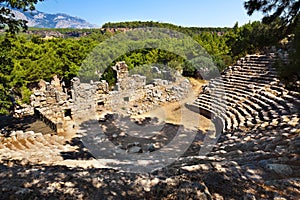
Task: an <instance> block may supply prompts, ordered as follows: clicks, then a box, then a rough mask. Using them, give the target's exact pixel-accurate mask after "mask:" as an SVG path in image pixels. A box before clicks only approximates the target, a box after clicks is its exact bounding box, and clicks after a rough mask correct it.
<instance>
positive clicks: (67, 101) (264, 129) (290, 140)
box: [0, 54, 300, 200]
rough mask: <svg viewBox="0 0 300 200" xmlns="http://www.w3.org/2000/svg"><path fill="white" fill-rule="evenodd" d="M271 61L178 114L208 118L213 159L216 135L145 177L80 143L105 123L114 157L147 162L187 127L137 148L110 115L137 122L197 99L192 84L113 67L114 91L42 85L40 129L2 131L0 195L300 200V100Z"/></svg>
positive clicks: (35, 99) (242, 68) (230, 75)
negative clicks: (113, 164)
mask: <svg viewBox="0 0 300 200" xmlns="http://www.w3.org/2000/svg"><path fill="white" fill-rule="evenodd" d="M274 60H275V56H274V55H273V54H268V55H248V56H246V57H244V58H241V59H240V60H239V61H238V62H237V63H236V64H235V65H233V66H229V67H228V68H227V69H226V70H225V71H223V72H222V74H221V76H220V77H217V78H214V79H212V80H210V81H209V82H207V83H206V84H204V85H203V86H202V87H201V90H200V93H199V92H198V91H196V92H198V93H199V94H198V97H197V98H195V99H194V100H193V101H189V102H185V104H184V105H181V106H182V107H185V108H187V109H188V110H189V111H190V112H191V113H190V115H191V116H193V114H192V113H194V114H197V115H202V116H204V117H205V118H207V119H210V121H211V122H213V124H214V128H215V131H216V132H217V133H220V134H218V135H214V136H213V137H215V142H214V143H211V145H212V146H211V149H210V151H208V152H207V153H206V154H205V155H199V154H198V152H199V151H201V148H202V149H203V148H206V147H205V142H206V141H205V139H209V138H211V137H206V136H207V135H208V134H209V131H210V130H202V131H198V132H197V135H196V137H195V139H194V141H193V142H192V144H191V146H190V147H189V148H188V149H187V151H186V152H185V153H184V154H183V155H182V156H181V157H180V158H178V159H177V160H175V161H174V162H173V163H170V164H169V165H168V166H164V167H163V168H158V169H156V170H153V171H152V172H149V173H132V172H127V171H124V170H119V169H118V168H117V167H116V168H114V167H110V168H108V166H102V165H101V163H99V162H97V156H96V157H95V155H94V154H93V153H91V152H90V151H89V149H87V148H86V147H85V146H84V143H82V141H81V138H80V137H79V136H78V135H80V134H81V133H83V132H85V133H86V132H93V131H97V130H98V129H97V130H93V129H89V127H90V126H91V125H93V126H94V125H95V124H97V126H99V123H102V126H103V127H105V128H106V134H105V135H106V136H105V137H106V138H107V139H109V140H111V141H112V142H113V143H114V144H116V145H118V144H119V147H120V148H119V149H117V150H115V151H121V150H122V152H123V153H124V152H125V153H128V154H134V155H138V154H144V153H146V154H147V155H149V156H150V155H151V153H155V152H156V151H158V150H159V149H160V148H162V146H163V145H167V144H168V142H170V141H171V140H172V137H174V134H172V133H171V134H170V133H167V132H168V131H169V132H172V131H173V132H174V131H175V132H176V130H178V129H180V127H182V126H183V127H184V125H185V124H180V123H179V124H170V123H166V124H167V125H168V126H164V130H166V133H165V132H163V134H162V135H163V136H161V138H159V137H156V139H153V138H150V139H149V140H143V141H142V140H139V141H134V139H135V138H134V137H129V136H128V135H127V134H126V133H124V132H122V131H119V129H117V128H116V122H115V121H113V119H114V118H113V117H114V114H112V111H118V112H121V113H122V114H123V115H124V116H135V115H137V116H138V115H141V114H145V113H147V112H149V111H151V110H153V109H155V108H156V106H157V105H164V104H168V103H172V102H178V101H180V100H182V99H185V98H187V97H188V96H189V95H190V92H191V90H192V84H191V83H190V82H189V81H188V80H187V79H185V78H183V77H181V76H177V75H176V74H175V75H174V76H170V73H168V72H162V73H165V74H168V76H164V77H169V78H166V80H163V79H155V80H154V81H153V82H152V83H151V84H146V80H145V77H143V76H141V75H129V74H128V70H127V67H126V64H125V63H122V62H121V63H118V64H117V65H116V66H115V68H114V70H115V71H116V74H117V84H116V86H115V89H114V91H111V90H110V89H109V86H108V84H107V83H106V82H105V81H100V82H91V83H81V82H80V80H79V79H77V78H75V79H73V81H72V87H71V89H68V90H67V89H64V88H63V87H62V85H61V82H60V81H59V80H58V79H57V78H55V79H54V80H53V81H52V83H47V82H45V81H41V82H40V84H39V89H38V90H36V91H35V92H34V94H33V95H32V99H31V108H32V110H31V113H34V115H35V118H34V120H33V123H32V124H34V123H35V124H39V126H38V127H39V129H34V128H32V127H31V126H30V125H29V126H28V125H27V126H25V127H22V126H20V127H18V128H19V129H12V128H10V127H9V126H8V125H4V127H1V128H3V129H2V134H1V135H0V161H1V163H2V164H1V170H0V177H1V179H0V183H1V187H2V188H1V189H0V190H1V191H0V194H1V196H2V197H3V198H4V199H8V198H12V199H34V198H36V197H39V196H42V197H44V198H45V199H46V198H47V197H50V196H55V197H57V198H61V197H63V198H67V199H68V198H69V199H72V198H74V197H76V199H95V198H98V199H99V198H101V197H103V196H106V197H107V199H141V198H146V199H158V198H159V199H160V198H165V199H277V200H279V199H299V198H300V125H299V124H300V123H299V121H300V113H299V110H300V94H299V93H298V92H295V91H290V90H287V89H285V88H284V85H283V84H282V83H281V82H280V80H279V79H278V77H277V72H276V69H275V68H274V66H273V63H274ZM155 70H156V71H157V69H155ZM158 71H159V70H158ZM174 112H175V111H174ZM18 113H21V112H18ZM36 118H38V119H39V120H36ZM135 120H137V121H136V122H137V123H141V124H145V123H146V124H147V123H148V121H149V120H150V123H156V121H155V120H153V119H149V118H144V119H138V118H137V119H135ZM139 120H140V121H139ZM147 120H148V121H147ZM153 121H154V122H153ZM3 124H5V123H3ZM49 127H50V128H49ZM31 128H32V129H31ZM6 129H7V130H6ZM66 133H69V134H66ZM70 133H71V134H70ZM156 140H157V141H158V142H159V143H160V144H161V146H159V145H156V143H155V142H157V141H156ZM124 141H125V142H124ZM126 141H127V143H126ZM122 142H123V143H126V144H123V143H122ZM122 145H123V146H122ZM98 152H102V153H103V154H106V153H107V154H113V153H114V152H112V151H107V150H105V149H104V150H102V151H98ZM10 182H13V183H14V187H11V184H10ZM2 197H0V199H1V198H2Z"/></svg>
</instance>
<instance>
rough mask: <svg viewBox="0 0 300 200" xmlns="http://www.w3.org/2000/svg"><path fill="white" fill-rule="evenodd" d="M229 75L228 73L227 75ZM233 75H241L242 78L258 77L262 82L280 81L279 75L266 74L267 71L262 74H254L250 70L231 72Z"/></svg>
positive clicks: (251, 78)
mask: <svg viewBox="0 0 300 200" xmlns="http://www.w3.org/2000/svg"><path fill="white" fill-rule="evenodd" d="M227 76H228V75H227ZM231 76H232V77H241V78H246V79H250V80H253V79H257V80H258V81H260V82H264V83H266V82H265V81H268V82H272V81H279V79H278V77H277V75H275V74H266V73H261V74H253V73H250V72H238V73H234V74H231Z"/></svg>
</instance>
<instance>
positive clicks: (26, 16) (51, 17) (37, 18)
mask: <svg viewBox="0 0 300 200" xmlns="http://www.w3.org/2000/svg"><path fill="white" fill-rule="evenodd" d="M13 13H14V14H15V16H16V18H17V19H22V20H26V21H28V23H27V25H28V26H29V27H37V28H96V27H97V26H96V25H93V24H90V23H89V22H87V21H85V20H83V19H80V18H78V17H72V16H70V15H67V14H62V13H58V14H48V13H44V12H39V11H32V12H21V11H19V10H13Z"/></svg>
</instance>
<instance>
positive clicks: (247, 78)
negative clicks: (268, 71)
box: [225, 75, 278, 86]
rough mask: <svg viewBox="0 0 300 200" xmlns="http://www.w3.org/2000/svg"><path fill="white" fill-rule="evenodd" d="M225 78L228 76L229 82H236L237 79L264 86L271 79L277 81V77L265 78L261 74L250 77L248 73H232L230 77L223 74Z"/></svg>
mask: <svg viewBox="0 0 300 200" xmlns="http://www.w3.org/2000/svg"><path fill="white" fill-rule="evenodd" d="M225 77H227V78H230V80H231V81H230V82H237V81H242V82H244V83H245V82H246V83H248V84H249V83H251V84H255V85H261V86H265V85H266V84H270V82H273V81H278V79H275V78H274V79H273V78H267V77H266V76H264V77H262V76H257V77H251V76H248V75H244V76H242V75H233V76H231V77H228V76H225Z"/></svg>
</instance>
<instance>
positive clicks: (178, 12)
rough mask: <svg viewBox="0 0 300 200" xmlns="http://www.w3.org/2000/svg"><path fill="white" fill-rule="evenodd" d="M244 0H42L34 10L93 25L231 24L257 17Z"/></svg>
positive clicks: (229, 25) (214, 25)
mask: <svg viewBox="0 0 300 200" xmlns="http://www.w3.org/2000/svg"><path fill="white" fill-rule="evenodd" d="M244 1H245V0H45V1H44V2H40V3H38V4H37V7H36V8H37V10H39V11H42V12H47V13H66V14H69V15H71V16H77V17H80V18H83V19H85V20H87V21H88V22H90V23H92V24H96V25H99V26H101V25H103V24H104V23H105V22H119V21H135V20H137V21H159V22H168V23H173V24H176V25H181V26H198V27H233V26H234V24H235V22H238V23H239V25H243V24H245V23H247V22H249V21H255V20H260V19H261V17H262V15H261V14H260V13H255V14H254V15H253V16H251V17H249V16H248V15H247V13H246V10H245V9H244V6H243V2H244Z"/></svg>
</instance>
